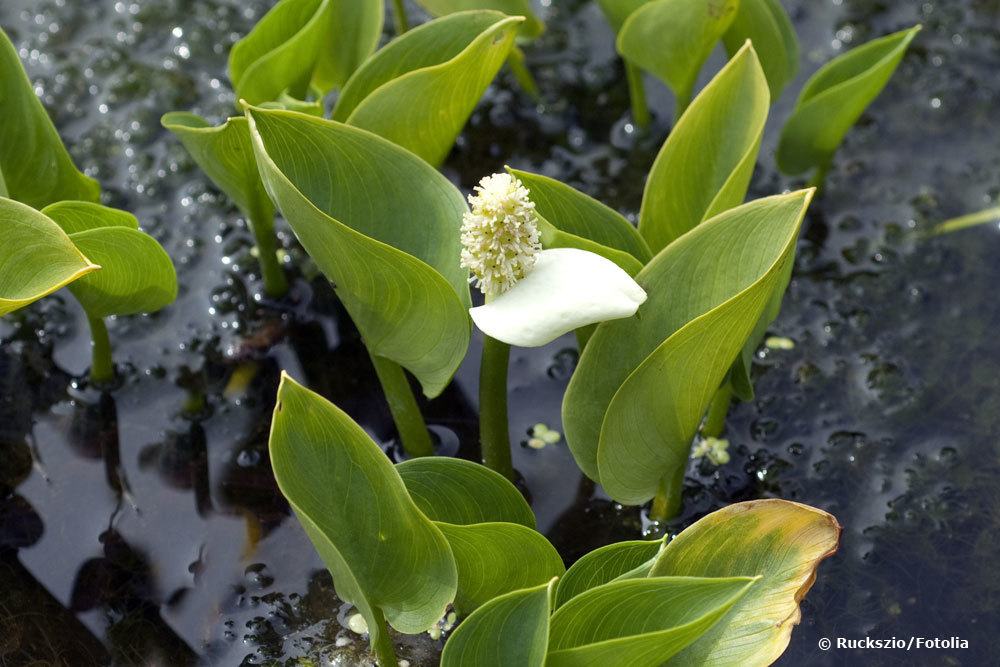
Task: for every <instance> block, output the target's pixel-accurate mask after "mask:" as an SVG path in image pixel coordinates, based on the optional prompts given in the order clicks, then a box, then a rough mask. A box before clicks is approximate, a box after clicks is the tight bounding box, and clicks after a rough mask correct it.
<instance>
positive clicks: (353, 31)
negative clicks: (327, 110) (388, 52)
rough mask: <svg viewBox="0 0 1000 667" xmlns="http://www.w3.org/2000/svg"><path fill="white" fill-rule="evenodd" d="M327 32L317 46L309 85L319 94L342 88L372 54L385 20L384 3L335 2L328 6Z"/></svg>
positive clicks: (379, 0)
mask: <svg viewBox="0 0 1000 667" xmlns="http://www.w3.org/2000/svg"><path fill="white" fill-rule="evenodd" d="M330 19H331V21H330V28H329V32H328V33H327V36H326V38H325V39H323V40H322V41H321V43H320V50H319V60H318V61H317V63H316V70H315V71H314V72H313V80H312V84H313V86H314V87H315V88H317V89H319V90H320V91H321V92H323V93H326V92H327V91H330V90H333V89H334V88H342V87H343V86H344V84H345V83H347V80H348V79H349V78H351V75H352V74H354V72H355V71H356V70H357V69H358V67H360V66H361V63H363V62H364V61H365V60H367V59H368V57H369V56H370V55H371V54H372V53H374V52H375V47H377V46H378V42H379V39H381V37H382V22H383V21H384V20H385V1H384V0H364V2H358V1H357V0H335V1H334V2H332V3H331V5H330Z"/></svg>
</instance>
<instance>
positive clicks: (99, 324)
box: [87, 315, 115, 384]
mask: <svg viewBox="0 0 1000 667" xmlns="http://www.w3.org/2000/svg"><path fill="white" fill-rule="evenodd" d="M87 323H88V324H89V325H90V341H91V348H92V358H91V363H90V379H91V381H92V382H93V383H94V384H108V383H109V382H111V381H112V380H114V379H115V362H114V360H113V359H112V358H111V339H110V338H109V337H108V327H107V326H105V324H104V320H103V319H102V318H100V317H91V316H90V315H88V316H87Z"/></svg>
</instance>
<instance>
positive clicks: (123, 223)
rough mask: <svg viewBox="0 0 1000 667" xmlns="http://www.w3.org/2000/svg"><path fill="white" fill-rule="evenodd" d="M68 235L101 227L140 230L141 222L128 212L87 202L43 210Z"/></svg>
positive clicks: (49, 207) (71, 202) (60, 205)
mask: <svg viewBox="0 0 1000 667" xmlns="http://www.w3.org/2000/svg"><path fill="white" fill-rule="evenodd" d="M42 213H44V214H45V215H47V216H49V217H50V218H51V219H52V220H53V221H55V223H56V224H57V225H59V226H60V227H62V230H63V231H64V232H66V233H67V234H76V233H77V232H84V231H87V230H89V229H100V228H101V227H126V228H128V229H139V221H138V220H136V218H135V216H134V215H132V214H131V213H129V212H128V211H122V210H120V209H117V208H108V207H107V206H101V205H100V204H94V203H93V202H85V201H61V202H56V203H55V204H49V205H48V206H46V207H45V208H43V209H42Z"/></svg>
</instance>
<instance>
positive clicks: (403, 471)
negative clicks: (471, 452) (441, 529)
mask: <svg viewBox="0 0 1000 667" xmlns="http://www.w3.org/2000/svg"><path fill="white" fill-rule="evenodd" d="M396 470H397V472H399V475H400V477H402V478H403V483H404V484H406V490H407V491H409V493H410V496H411V497H412V498H413V502H415V503H416V504H417V507H419V508H420V510H421V511H422V512H423V513H424V514H426V515H427V518H429V519H431V520H432V521H443V522H445V523H453V524H457V525H468V524H473V523H486V522H492V521H506V522H508V523H516V524H520V525H522V526H526V527H528V528H534V527H535V515H534V514H533V513H532V511H531V507H530V506H529V505H528V503H527V501H526V500H525V499H524V496H522V495H521V492H520V491H518V490H517V487H515V486H514V485H513V484H512V483H511V482H510V480H508V479H507V478H506V477H504V476H503V475H501V474H499V473H496V472H494V471H492V470H490V469H489V468H487V467H486V466H482V465H479V464H477V463H473V462H472V461H464V460H462V459H453V458H448V457H444V456H422V457H420V458H415V459H410V460H408V461H403V462H402V463H399V464H397V465H396ZM546 581H548V580H546Z"/></svg>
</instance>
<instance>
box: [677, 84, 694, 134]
mask: <svg viewBox="0 0 1000 667" xmlns="http://www.w3.org/2000/svg"><path fill="white" fill-rule="evenodd" d="M693 96H694V89H693V88H689V89H687V90H682V91H680V92H678V93H677V94H676V96H675V99H674V125H677V122H678V121H679V120H680V119H681V116H683V115H684V112H685V111H687V108H688V107H689V106H690V105H691V98H692V97H693Z"/></svg>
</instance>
